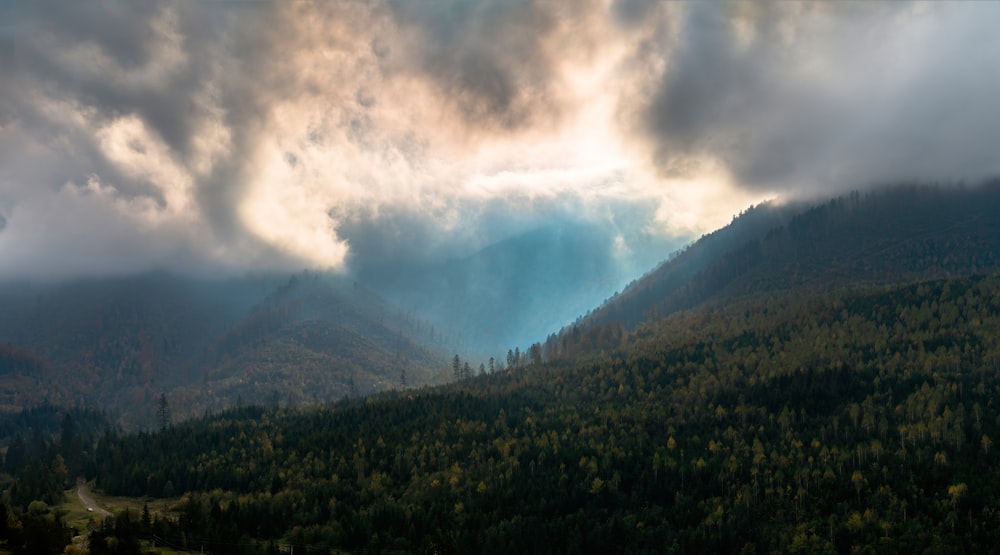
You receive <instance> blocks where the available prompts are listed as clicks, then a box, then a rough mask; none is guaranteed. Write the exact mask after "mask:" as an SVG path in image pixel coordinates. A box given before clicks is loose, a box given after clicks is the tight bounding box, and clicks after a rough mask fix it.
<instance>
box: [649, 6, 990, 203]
mask: <svg viewBox="0 0 1000 555" xmlns="http://www.w3.org/2000/svg"><path fill="white" fill-rule="evenodd" d="M685 7H686V8H687V9H686V10H684V13H683V15H681V17H682V21H683V23H682V25H681V26H680V27H679V31H678V33H679V37H677V40H676V43H675V46H674V48H673V51H672V53H671V55H670V56H669V57H668V59H667V60H666V62H665V65H666V70H665V71H664V72H663V73H662V75H661V76H660V77H659V78H658V83H657V84H656V85H655V87H654V92H653V94H652V96H651V98H650V101H649V102H648V103H647V104H646V108H645V109H644V110H643V111H641V112H640V115H639V117H638V119H639V120H641V121H640V122H639V127H640V128H644V129H645V130H646V132H647V133H648V134H649V136H650V137H651V138H652V139H653V141H654V142H653V149H654V156H655V159H656V162H657V164H658V166H659V167H660V169H661V171H662V172H663V173H664V174H665V175H676V174H680V175H683V174H685V173H686V172H690V171H691V170H692V168H695V171H697V168H698V160H699V159H700V158H705V157H707V158H710V159H713V160H717V161H721V163H722V164H723V165H724V166H725V167H726V168H727V169H728V170H729V171H730V172H731V173H732V175H733V178H734V180H735V181H736V183H737V185H739V186H744V187H752V188H758V189H762V190H772V191H781V190H784V191H792V190H797V189H800V188H807V189H808V188H817V187H818V188H821V189H823V190H829V189H831V188H834V189H836V188H852V187H862V186H868V185H871V184H877V183H879V182H885V181H893V180H903V179H921V180H933V179H943V180H956V179H963V178H965V179H980V178H982V177H986V176H989V175H994V174H996V173H997V172H998V171H1000V163H998V161H997V159H996V158H995V157H994V156H993V155H992V153H991V151H992V146H991V145H995V144H996V143H997V141H998V140H1000V115H998V111H997V110H995V109H993V108H992V105H993V104H994V102H995V100H994V99H995V98H1000V62H998V61H997V60H1000V58H998V57H997V55H998V54H1000V50H998V40H997V39H996V38H995V36H996V35H995V32H994V31H995V23H996V22H997V21H998V20H1000V6H997V5H987V4H984V3H954V2H952V3H938V4H909V3H884V4H880V3H839V4H834V3H816V4H808V5H803V4H792V3H759V4H751V3H738V4H728V5H724V6H720V5H719V4H717V3H715V4H713V3H692V4H686V5H685Z"/></svg>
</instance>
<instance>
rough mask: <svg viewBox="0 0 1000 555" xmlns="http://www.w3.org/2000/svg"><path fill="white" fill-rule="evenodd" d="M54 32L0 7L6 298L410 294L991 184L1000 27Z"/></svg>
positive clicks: (517, 9) (126, 18) (327, 10)
mask: <svg viewBox="0 0 1000 555" xmlns="http://www.w3.org/2000/svg"><path fill="white" fill-rule="evenodd" d="M45 4H46V3H45V2H31V3H20V2H14V3H4V4H2V5H0V20H2V21H3V22H4V23H3V25H2V26H0V73H2V74H3V75H4V79H3V80H2V81H0V262H2V263H0V276H2V277H13V276H39V275H45V276H48V277H59V276H73V275H81V274H88V275H94V274H110V273H118V272H133V271H142V270H143V269H148V268H153V267H167V268H170V269H173V270H177V271H183V272H189V273H195V274H209V275H211V274H224V273H232V272H245V271H260V270H288V269H296V268H301V267H304V266H308V267H317V268H334V269H343V268H345V266H350V267H351V268H352V269H353V270H355V271H358V270H360V269H364V268H365V267H375V266H379V267H386V268H388V269H389V270H391V269H392V268H393V266H392V264H393V261H394V260H398V259H402V258H408V259H414V260H415V259H419V258H425V259H426V258H432V259H444V258H450V257H460V256H464V255H467V254H469V253H471V252H474V251H476V250H477V249H480V248H482V247H485V246H487V245H489V244H492V243H495V242H497V241H499V240H502V239H504V238H506V237H509V236H511V235H513V234H517V233H522V232H525V231H529V230H531V229H533V228H536V227H539V226H541V225H551V224H553V223H555V224H558V223H560V222H565V223H567V224H569V223H573V224H579V223H583V224H587V223H588V222H590V223H594V224H600V226H606V227H601V229H607V230H608V232H609V233H613V234H614V244H615V245H616V250H617V252H619V253H632V254H635V253H637V252H638V250H641V249H642V248H646V247H643V246H642V245H644V244H645V245H660V244H662V241H659V242H657V241H653V242H649V241H646V239H648V238H649V237H652V236H655V237H660V238H662V239H664V240H666V239H668V238H671V237H673V238H675V240H678V239H680V238H684V237H692V236H696V235H698V234H700V233H704V232H707V231H710V230H712V229H714V228H716V227H718V226H719V225H722V224H725V223H726V222H728V220H729V218H730V217H731V216H732V214H734V213H736V212H738V211H740V210H741V209H743V208H745V207H746V206H748V205H749V204H752V203H754V202H758V201H760V200H761V199H764V198H770V197H775V196H791V195H800V194H809V195H816V194H828V193H831V192H836V191H841V190H845V189H850V188H855V187H859V186H867V185H869V184H877V183H881V182H886V181H891V180H898V179H928V180H930V179H935V180H939V179H944V180H948V179H978V178H981V177H984V176H987V175H992V174H996V173H997V172H998V169H1000V167H998V162H997V161H996V158H995V156H994V155H993V152H992V145H995V144H996V143H997V142H998V139H1000V119H998V118H1000V115H998V112H997V111H996V110H995V109H993V103H994V101H995V98H997V97H1000V90H998V89H1000V77H997V76H998V75H1000V71H996V70H997V69H998V68H997V67H996V61H995V60H997V59H1000V40H998V39H997V38H995V36H996V34H995V33H994V32H993V28H994V27H995V22H996V21H997V19H998V16H1000V8H997V7H996V6H995V5H986V4H976V3H968V4H958V3H931V4H925V3H914V4H911V3H897V2H894V3H884V4H883V3H870V2H869V3H836V4H835V3H810V4H797V3H776V4H775V3H760V4H757V3H746V2H740V3H677V2H659V1H653V0H648V1H647V0H616V1H610V0H587V1H583V2H580V1H570V0H532V1H524V2H509V1H502V0H488V1H471V0H431V1H427V2H391V1H378V0H371V1H361V0H357V1H351V2H294V3H288V2H254V3H191V2H166V3H156V4H136V5H132V4H123V3H119V2H110V1H109V2H100V1H98V2H88V3H82V4H80V3H75V4H71V5H62V4H60V5H59V9H48V7H47V6H46V5H45ZM644 238H645V239H644ZM644 241H646V242H645V243H644ZM649 248H654V247H649ZM662 255H663V256H665V255H666V253H662ZM649 256H650V253H644V258H643V259H645V258H648V257H649Z"/></svg>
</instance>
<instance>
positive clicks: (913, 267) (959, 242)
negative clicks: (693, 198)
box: [546, 182, 1000, 356]
mask: <svg viewBox="0 0 1000 555" xmlns="http://www.w3.org/2000/svg"><path fill="white" fill-rule="evenodd" d="M998 214H1000V182H989V183H985V184H982V185H979V186H975V187H944V186H907V187H902V186H900V187H892V188H887V189H882V190H877V191H873V192H868V193H864V194H862V193H857V192H855V193H851V194H849V195H846V196H842V197H838V198H835V199H832V200H829V201H826V202H822V203H815V204H806V203H801V202H796V203H790V204H785V205H775V204H770V203H765V204H762V205H759V206H756V207H752V208H750V209H748V210H747V211H745V212H744V213H742V214H740V215H739V216H738V217H736V218H734V220H733V222H732V223H731V224H730V225H728V226H726V227H724V228H722V229H720V230H718V231H716V232H714V233H711V234H708V235H706V236H704V237H702V238H701V239H699V240H698V241H696V242H695V243H693V244H692V245H691V246H689V247H688V248H686V249H684V250H683V251H682V252H680V253H679V254H678V255H677V256H675V257H673V258H672V259H670V260H668V261H667V262H665V263H663V264H661V265H660V266H659V267H657V268H656V269H654V270H653V271H651V272H650V273H648V274H647V275H645V276H643V277H642V278H641V279H639V280H637V281H635V282H634V283H632V284H630V285H629V286H628V287H627V288H626V289H625V290H624V291H623V292H622V293H621V294H619V295H617V296H616V297H615V298H613V299H611V300H609V301H608V302H607V303H605V304H604V305H602V306H600V307H599V308H597V309H595V310H594V311H592V312H591V313H589V314H587V315H586V316H585V317H582V318H581V319H580V320H578V321H577V322H576V323H575V324H574V325H572V326H568V327H566V328H564V329H563V330H561V332H560V333H559V334H558V336H553V337H550V338H549V341H548V343H547V345H546V347H547V353H548V355H549V356H561V355H564V354H567V353H571V352H573V351H574V350H575V349H576V348H578V347H580V346H581V345H586V344H592V343H595V342H597V343H601V344H603V345H604V346H607V345H608V342H609V341H616V340H618V339H619V338H621V337H622V335H623V334H624V333H625V332H628V331H631V330H634V329H635V328H636V327H637V326H639V325H640V324H643V323H646V322H650V321H652V320H656V319H659V318H662V317H664V316H667V315H669V314H672V313H674V312H677V311H680V310H688V309H691V308H694V307H698V306H701V305H712V306H724V305H725V304H727V303H730V302H732V301H733V300H735V299H739V298H744V297H752V296H754V295H759V294H762V293H767V292H776V291H790V290H798V291H804V290H809V291H816V292H823V291H833V290H836V289H838V288H842V287H845V286H850V285H862V284H873V285H874V284H892V283H900V282H912V281H917V280H926V279H934V278H943V277H957V276H968V275H974V274H978V273H985V272H994V271H997V270H998V269H1000V256H998V255H997V254H996V253H998V252H1000V217H998Z"/></svg>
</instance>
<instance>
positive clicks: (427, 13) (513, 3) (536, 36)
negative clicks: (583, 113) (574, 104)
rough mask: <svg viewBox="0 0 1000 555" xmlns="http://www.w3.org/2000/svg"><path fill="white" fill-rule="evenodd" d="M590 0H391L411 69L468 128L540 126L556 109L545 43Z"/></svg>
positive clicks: (551, 51)
mask: <svg viewBox="0 0 1000 555" xmlns="http://www.w3.org/2000/svg"><path fill="white" fill-rule="evenodd" d="M590 4H591V2H578V3H576V5H575V6H573V5H571V4H568V3H565V2H545V1H531V0H487V1H479V0H436V1H430V2H390V3H389V6H390V9H391V10H392V14H393V16H394V18H395V19H396V21H398V22H399V23H400V25H401V26H403V27H404V28H409V29H412V30H413V31H415V33H416V35H415V40H414V41H413V42H412V43H410V44H409V46H410V47H411V49H412V50H411V52H410V53H409V54H408V56H412V62H413V63H412V64H408V68H409V69H410V70H418V71H421V72H423V73H424V74H425V75H426V76H428V77H430V78H431V79H432V80H433V82H434V83H435V84H436V86H437V88H438V89H439V90H440V91H441V92H442V93H443V94H444V95H446V97H447V98H448V99H449V100H450V102H451V103H453V105H454V106H455V108H456V109H457V113H458V114H460V116H461V117H462V118H463V119H464V120H465V122H466V123H467V124H469V125H470V126H472V127H476V128H482V127H484V126H486V127H494V126H495V127H498V128H501V129H509V130H516V129H518V128H521V127H525V126H529V125H533V124H534V125H538V124H545V123H547V122H549V121H551V120H553V119H556V118H558V116H559V113H560V111H561V110H562V99H561V98H560V95H561V90H560V84H559V82H558V76H557V75H556V74H555V73H554V71H553V66H554V65H555V64H556V63H557V62H558V60H557V59H555V57H556V56H558V54H559V53H558V52H557V51H556V49H555V47H553V46H552V45H549V44H547V42H546V41H547V39H549V38H551V35H553V33H554V32H555V31H556V29H557V27H558V26H559V24H560V21H561V19H562V18H572V17H573V15H574V10H573V8H574V7H575V8H576V9H578V10H581V11H586V10H588V9H591V8H592V6H591V5H590Z"/></svg>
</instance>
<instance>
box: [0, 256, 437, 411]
mask: <svg viewBox="0 0 1000 555" xmlns="http://www.w3.org/2000/svg"><path fill="white" fill-rule="evenodd" d="M0 300H2V303H3V306H4V311H3V313H2V315H0V345H2V346H0V405H3V406H5V407H6V408H7V409H8V410H17V409H20V408H24V407H30V406H33V405H36V404H39V403H42V402H48V403H51V404H58V405H63V406H91V407H101V408H102V409H104V410H108V411H111V412H115V413H120V414H124V415H126V416H127V417H128V418H127V420H129V421H131V422H130V423H131V424H142V425H149V424H151V423H152V422H153V420H152V417H153V413H154V412H155V410H156V408H155V407H156V400H157V398H158V397H159V396H160V394H162V393H166V394H167V396H168V399H169V400H170V403H171V409H172V411H173V412H174V414H175V415H176V416H178V417H182V416H186V415H191V414H198V413H200V412H201V411H204V410H206V409H208V408H217V407H220V406H226V405H229V404H235V403H236V402H237V401H238V400H240V399H241V398H242V400H244V401H247V402H266V403H273V402H279V401H280V402H282V403H300V402H305V401H315V400H323V399H331V398H339V397H342V396H345V395H349V394H351V393H352V392H354V393H364V392H370V391H375V390H379V389H385V388H388V387H392V386H396V385H398V384H399V383H400V379H401V374H402V373H403V372H408V373H409V376H407V378H408V383H409V384H410V385H419V384H425V383H429V382H432V381H434V380H435V379H436V377H435V376H436V373H437V372H439V371H440V370H441V369H443V368H444V367H445V363H444V357H443V356H442V355H440V354H438V353H437V347H436V346H433V343H434V342H435V341H434V335H433V334H434V330H433V328H432V327H430V326H429V325H427V324H424V323H422V322H421V321H419V320H417V319H415V318H413V317H412V316H408V315H406V314H404V313H403V312H402V311H401V310H400V309H398V308H396V307H394V306H392V305H391V304H389V303H388V302H386V301H385V300H384V299H381V298H380V297H378V296H377V295H375V294H374V293H372V292H370V291H368V290H366V289H364V288H363V287H360V286H359V285H357V284H355V283H353V282H351V281H349V280H347V279H345V278H341V277H337V276H331V275H321V274H315V273H312V274H302V275H298V276H293V277H291V278H288V277H287V276H286V277H284V278H278V277H258V278H245V279H238V280H229V281H217V282H202V281H196V280H190V279H184V278H180V277H176V276H172V275H168V274H164V273H155V274H146V275H140V276H133V277H124V278H113V279H102V280H87V281H78V282H73V283H63V284H50V285H24V284H7V285H6V286H4V287H2V288H0ZM352 382H353V384H354V385H353V387H352V385H351V384H352ZM133 417H134V418H133Z"/></svg>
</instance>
